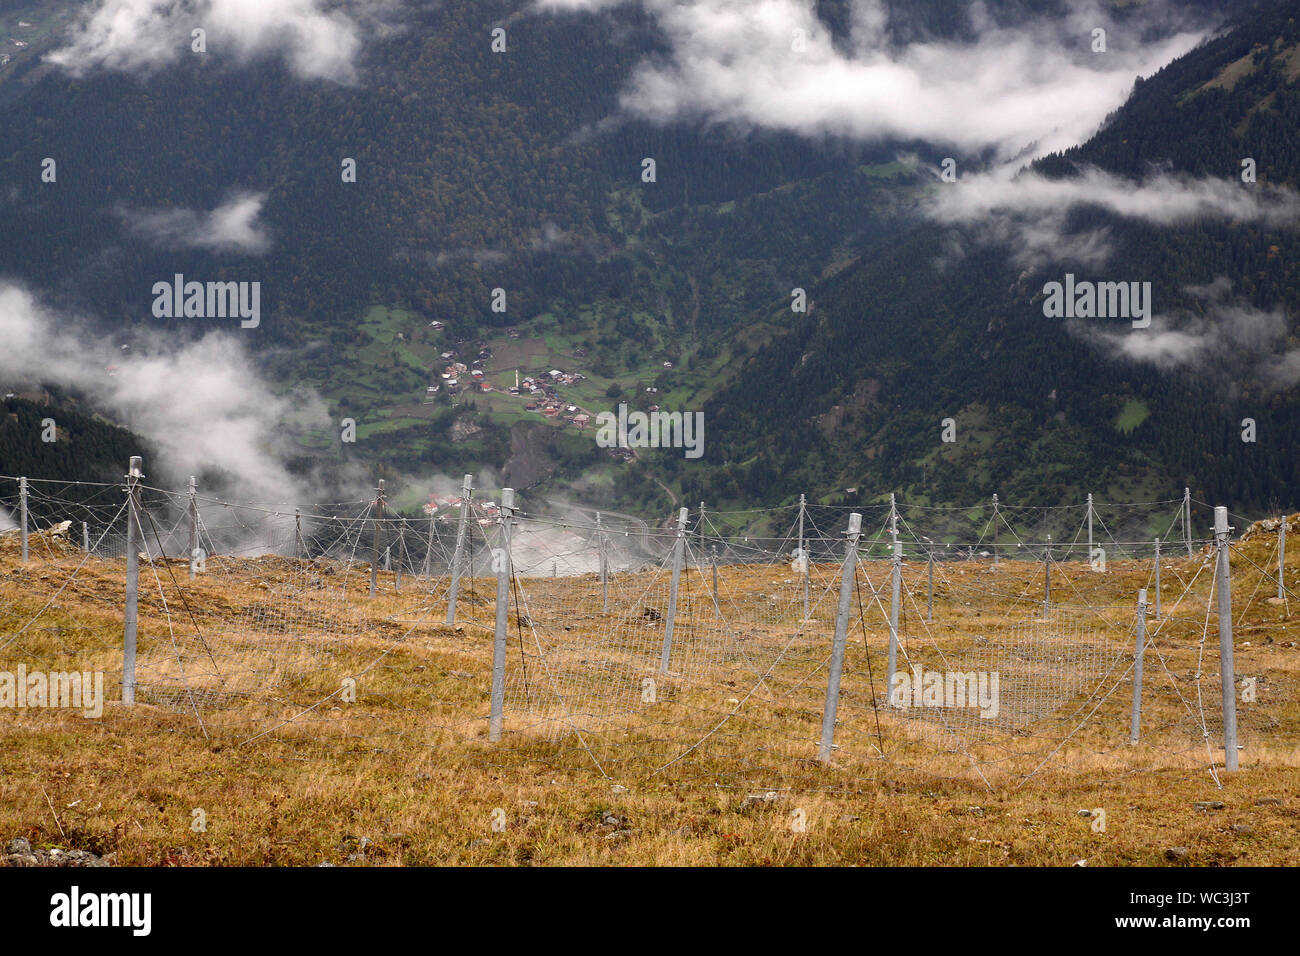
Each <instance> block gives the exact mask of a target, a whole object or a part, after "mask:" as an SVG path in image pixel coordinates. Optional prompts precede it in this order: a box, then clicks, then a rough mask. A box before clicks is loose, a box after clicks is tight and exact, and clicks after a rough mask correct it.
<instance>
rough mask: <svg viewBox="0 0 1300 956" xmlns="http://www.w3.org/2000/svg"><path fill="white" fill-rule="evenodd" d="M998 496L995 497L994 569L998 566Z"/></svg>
mask: <svg viewBox="0 0 1300 956" xmlns="http://www.w3.org/2000/svg"><path fill="white" fill-rule="evenodd" d="M998 513H999V507H998V496H997V495H994V496H993V567H995V568H996V567H997V566H998Z"/></svg>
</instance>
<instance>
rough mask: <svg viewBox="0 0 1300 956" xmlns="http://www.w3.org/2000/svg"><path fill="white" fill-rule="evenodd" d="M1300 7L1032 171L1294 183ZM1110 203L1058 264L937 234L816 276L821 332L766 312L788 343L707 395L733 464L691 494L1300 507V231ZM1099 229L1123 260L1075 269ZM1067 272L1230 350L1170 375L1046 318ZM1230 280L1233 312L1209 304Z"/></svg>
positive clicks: (1160, 81)
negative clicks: (1174, 219) (1146, 500)
mask: <svg viewBox="0 0 1300 956" xmlns="http://www.w3.org/2000/svg"><path fill="white" fill-rule="evenodd" d="M1294 12H1295V8H1294V5H1293V4H1272V5H1270V6H1269V7H1268V8H1267V10H1266V12H1262V13H1260V14H1259V15H1258V16H1245V17H1243V18H1242V19H1241V20H1240V21H1239V22H1238V23H1237V25H1236V27H1235V29H1234V30H1233V31H1232V32H1230V33H1228V34H1227V35H1226V36H1223V37H1220V38H1219V39H1216V40H1213V41H1211V42H1209V43H1207V44H1205V45H1204V46H1203V47H1202V48H1200V49H1198V50H1196V51H1194V52H1193V53H1191V54H1189V55H1188V56H1186V57H1185V58H1183V59H1181V60H1178V61H1176V62H1174V63H1173V64H1171V65H1170V66H1169V67H1167V68H1166V69H1164V70H1162V71H1161V72H1160V73H1159V74H1157V75H1156V76H1153V77H1152V78H1150V79H1149V80H1147V81H1145V82H1140V83H1138V84H1137V86H1136V88H1135V89H1134V92H1133V96H1132V98H1131V100H1130V101H1129V102H1128V103H1127V104H1126V105H1125V106H1124V107H1123V109H1121V110H1120V111H1119V112H1118V113H1116V114H1115V115H1114V116H1113V117H1112V118H1111V121H1110V122H1109V123H1108V125H1107V126H1106V128H1105V129H1103V130H1102V131H1101V132H1099V133H1098V134H1097V135H1096V136H1095V137H1094V138H1093V139H1092V140H1090V141H1089V142H1088V143H1086V144H1083V145H1081V146H1079V147H1078V148H1076V149H1072V150H1070V151H1068V152H1067V153H1065V154H1062V155H1055V156H1051V157H1048V158H1046V159H1044V160H1042V161H1040V162H1038V163H1036V164H1034V165H1033V166H1032V167H1031V168H1030V169H1029V170H1027V171H1026V172H1024V173H1022V177H1023V176H1036V177H1041V179H1046V180H1048V181H1049V182H1057V183H1068V182H1069V181H1070V180H1071V179H1072V178H1073V179H1074V180H1075V181H1079V180H1080V179H1081V178H1082V177H1084V176H1085V175H1086V174H1088V171H1089V170H1093V171H1095V170H1101V171H1103V172H1104V173H1109V174H1112V175H1113V176H1115V177H1126V180H1125V181H1130V182H1132V183H1133V184H1135V185H1136V184H1138V183H1140V182H1141V181H1142V178H1143V177H1146V176H1151V175H1153V173H1155V172H1156V171H1159V172H1162V173H1164V174H1166V175H1167V176H1169V177H1171V178H1172V181H1173V182H1178V180H1177V177H1178V176H1180V175H1181V176H1185V177H1213V178H1220V179H1222V180H1223V181H1224V182H1225V183H1231V182H1232V181H1233V180H1234V179H1236V177H1237V176H1238V174H1239V173H1240V171H1241V168H1242V167H1241V160H1242V158H1243V157H1254V158H1256V159H1257V163H1258V184H1257V185H1259V186H1260V188H1263V186H1264V184H1268V185H1271V186H1285V187H1290V188H1295V187H1296V186H1297V184H1300V166H1297V158H1298V157H1300V122H1297V117H1300V87H1297V82H1296V81H1297V78H1298V77H1297V72H1296V68H1295V64H1296V57H1297V53H1296V50H1297V43H1300V28H1298V27H1297V24H1296V21H1295V18H1294V16H1293V14H1294ZM1225 77H1227V78H1231V81H1230V82H1228V81H1227V80H1225ZM1094 178H1095V177H1094ZM1040 181H1041V180H1040ZM943 188H945V187H944V186H942V185H936V186H935V187H932V191H938V190H942V189H943ZM1241 188H1242V189H1243V190H1247V189H1249V188H1251V187H1249V186H1247V185H1245V184H1242V186H1241ZM1102 200H1103V197H1102V196H1100V195H1098V197H1097V202H1096V204H1095V205H1091V204H1090V203H1089V202H1087V201H1084V202H1081V203H1080V204H1079V205H1078V206H1076V207H1074V208H1072V209H1070V210H1069V217H1068V221H1067V223H1066V225H1065V227H1064V230H1063V233H1062V235H1061V236H1060V238H1059V239H1058V242H1059V247H1058V249H1057V250H1056V251H1055V252H1051V251H1049V252H1047V253H1046V254H1045V255H1043V256H1042V257H1040V260H1039V261H1037V262H1030V263H1025V262H1022V261H1017V257H1018V253H1019V252H1020V251H1021V250H1018V249H1017V248H1015V243H1014V242H1011V243H1008V242H1006V241H1001V242H999V241H996V238H995V239H994V240H993V241H990V239H989V236H988V235H987V234H981V233H980V231H979V229H978V228H977V227H978V224H976V225H972V226H970V227H968V228H957V229H954V228H951V227H948V226H946V224H943V223H928V224H923V225H919V226H917V227H916V228H915V229H913V230H911V231H909V232H908V233H906V234H905V235H903V236H900V237H899V238H898V239H897V240H896V241H895V242H894V243H892V244H891V246H890V247H889V248H888V249H885V250H882V251H881V252H879V253H878V254H876V255H873V256H871V257H868V258H865V259H864V260H862V261H860V262H858V263H856V264H855V265H854V266H853V267H852V268H849V269H846V270H844V271H843V272H841V273H840V274H838V275H836V276H834V277H833V278H831V279H828V280H826V281H824V282H822V283H820V284H818V285H817V286H816V287H815V288H814V289H813V290H812V292H811V293H810V294H811V298H812V300H813V302H814V303H815V308H814V309H813V310H811V311H810V314H809V315H808V316H807V317H798V316H795V317H791V316H790V314H789V312H788V310H784V311H778V310H773V311H772V312H771V313H769V314H768V315H766V316H764V319H765V321H766V323H767V325H768V327H771V326H776V327H778V328H780V329H781V330H782V333H783V334H781V335H780V336H779V337H777V338H775V339H774V340H773V341H772V342H771V344H769V345H766V346H764V347H763V348H762V349H760V350H759V352H758V353H757V354H756V355H755V356H754V358H753V360H752V362H751V363H750V364H749V365H748V366H747V367H746V368H745V369H744V371H743V372H741V373H739V374H738V375H737V376H736V379H735V381H734V382H733V383H732V384H731V385H730V386H729V387H727V388H726V389H724V390H722V391H721V392H720V393H719V394H718V395H717V396H716V397H715V398H714V399H713V401H712V402H711V403H710V404H709V406H708V408H709V412H710V415H711V420H712V421H713V422H714V423H716V424H715V430H714V434H715V435H716V436H719V440H720V441H723V442H725V446H726V450H725V455H724V458H725V459H726V460H727V462H726V463H725V464H720V463H718V462H717V461H716V459H714V460H712V461H710V463H709V464H707V465H706V466H704V467H703V468H702V469H700V470H698V471H694V472H691V473H689V475H688V474H687V473H686V472H683V471H680V470H679V474H680V476H681V479H682V481H683V482H684V483H685V484H687V485H688V487H689V490H688V494H687V497H688V499H689V498H692V497H694V492H696V491H697V490H698V491H699V492H701V493H702V492H703V491H704V490H705V489H710V488H714V489H716V488H725V489H727V492H726V494H727V496H728V497H729V498H731V499H733V500H752V499H753V498H755V497H776V496H780V495H783V494H784V495H789V494H791V493H793V492H795V491H796V490H798V489H804V488H807V489H814V488H815V489H818V490H819V491H821V492H823V493H826V494H830V495H831V496H832V497H833V499H834V500H847V501H852V500H854V499H853V496H852V495H845V494H844V493H843V489H844V488H848V487H860V488H861V489H862V492H861V494H862V495H863V496H864V497H866V498H868V499H878V498H879V496H880V495H881V494H882V493H886V492H888V491H898V492H900V493H903V494H904V495H906V496H908V498H909V499H910V500H927V499H929V500H933V501H940V502H942V501H950V500H954V499H956V498H963V500H972V499H975V498H978V497H981V496H985V497H986V496H988V495H992V494H993V493H995V492H1001V493H1002V494H1004V495H1013V496H1023V495H1026V494H1030V495H1037V496H1039V497H1040V499H1042V500H1074V499H1076V498H1079V497H1082V495H1083V494H1085V493H1087V492H1090V491H1091V492H1097V493H1100V494H1104V495H1106V496H1107V497H1109V498H1111V499H1113V500H1123V499H1125V498H1129V499H1134V498H1135V496H1136V497H1141V496H1143V495H1144V494H1149V495H1152V496H1155V497H1172V496H1176V495H1177V494H1178V493H1179V492H1180V491H1181V488H1182V486H1183V485H1190V486H1191V487H1192V488H1193V489H1195V490H1196V491H1197V493H1198V494H1203V495H1205V496H1207V497H1209V498H1213V499H1214V500H1231V501H1233V502H1236V503H1237V506H1239V507H1243V508H1245V507H1249V508H1263V507H1269V506H1272V505H1275V504H1276V503H1277V499H1280V498H1285V499H1286V503H1292V502H1294V501H1295V500H1296V496H1297V494H1300V458H1298V457H1297V456H1296V454H1295V446H1294V439H1295V436H1296V435H1297V434H1300V389H1297V380H1296V377H1295V376H1294V374H1288V375H1287V376H1286V377H1284V378H1282V379H1281V381H1278V382H1271V381H1270V380H1269V378H1268V375H1267V374H1266V372H1267V371H1268V370H1269V369H1270V368H1272V366H1271V363H1272V362H1273V361H1275V360H1276V361H1277V362H1278V363H1279V366H1284V365H1285V364H1286V363H1287V362H1291V363H1294V354H1295V353H1294V352H1290V353H1289V355H1288V349H1294V347H1295V345H1296V325H1295V318H1294V317H1295V316H1296V315H1297V314H1300V275H1297V268H1300V267H1298V266H1297V261H1300V237H1298V236H1297V232H1296V230H1295V228H1294V227H1293V226H1292V225H1286V224H1278V223H1271V224H1270V223H1261V224H1251V225H1244V226H1242V225H1234V224H1232V223H1227V222H1224V221H1221V220H1216V218H1214V217H1213V216H1203V217H1199V218H1198V219H1197V220H1196V221H1194V222H1189V223H1186V224H1183V223H1178V224H1173V225H1167V226H1166V225H1156V224H1152V223H1150V222H1144V221H1141V220H1140V219H1136V218H1131V217H1127V216H1122V215H1117V214H1116V213H1115V212H1114V211H1113V210H1111V209H1109V208H1107V207H1106V205H1105V203H1104V202H1103V201H1102ZM1047 219H1048V216H1047V214H1046V212H1044V213H1043V214H1041V215H1040V218H1039V222H1040V223H1042V222H1044V221H1046V220H1047ZM1095 230H1100V231H1101V232H1100V234H1101V235H1104V236H1105V238H1106V241H1108V242H1109V243H1110V244H1111V246H1112V248H1111V250H1110V254H1109V256H1108V257H1107V258H1106V259H1105V261H1104V262H1101V263H1090V262H1088V261H1086V260H1085V259H1081V258H1072V257H1071V255H1070V253H1071V248H1070V246H1071V240H1073V239H1076V238H1078V237H1079V236H1086V235H1096V234H1097V233H1095V232H1092V231H1095ZM1022 235H1023V233H1022ZM954 249H957V250H959V251H958V252H957V253H956V254H954V253H953V250H954ZM1066 272H1072V273H1079V274H1080V278H1084V277H1087V278H1095V279H1098V280H1102V281H1104V280H1120V281H1136V280H1139V279H1141V280H1147V281H1151V282H1152V283H1153V286H1154V293H1153V295H1154V297H1155V298H1156V300H1157V301H1158V302H1159V303H1161V305H1162V306H1163V307H1162V308H1160V310H1159V311H1160V312H1166V311H1167V312H1171V313H1175V314H1176V313H1177V311H1178V309H1180V308H1182V309H1186V310H1188V311H1189V312H1190V313H1192V317H1193V319H1199V320H1200V322H1199V324H1198V323H1197V322H1196V321H1191V320H1189V321H1187V322H1185V324H1184V325H1183V327H1182V330H1183V333H1184V334H1186V335H1188V336H1189V337H1199V338H1200V339H1201V340H1203V341H1204V343H1205V345H1206V349H1205V351H1206V352H1208V354H1204V355H1203V360H1201V361H1196V362H1187V363H1185V364H1181V365H1177V366H1175V367H1172V368H1165V367H1161V366H1160V365H1159V364H1153V363H1149V362H1139V361H1135V360H1132V359H1131V358H1125V357H1120V358H1116V357H1114V356H1113V355H1111V354H1109V353H1107V352H1106V351H1104V350H1102V349H1099V348H1098V347H1097V346H1096V340H1095V339H1089V338H1088V337H1087V336H1084V335H1081V334H1080V330H1079V329H1077V328H1075V329H1071V328H1069V327H1068V326H1067V324H1066V323H1062V322H1060V321H1052V320H1049V319H1046V318H1045V317H1044V314H1043V308H1042V301H1043V292H1042V290H1043V288H1044V284H1045V283H1046V282H1048V281H1051V280H1054V279H1055V280H1059V279H1060V278H1061V276H1062V274H1063V273H1066ZM1216 281H1217V283H1218V287H1220V288H1223V289H1230V290H1231V297H1230V298H1229V299H1227V300H1224V301H1220V300H1216V299H1215V298H1213V297H1210V296H1207V295H1206V294H1205V293H1204V292H1203V291H1201V290H1203V289H1205V288H1207V287H1213V286H1214V285H1215V284H1216ZM1216 312H1217V314H1216ZM1243 316H1244V317H1246V318H1254V319H1257V320H1258V321H1259V322H1261V323H1263V322H1265V320H1267V322H1268V323H1270V324H1269V325H1268V326H1267V327H1268V333H1267V334H1265V333H1264V332H1263V331H1260V330H1258V329H1257V330H1256V331H1255V332H1252V331H1251V329H1250V328H1249V327H1246V326H1245V325H1244V324H1243V325H1240V326H1236V325H1234V322H1233V320H1234V318H1240V317H1243ZM1273 316H1280V318H1277V319H1274V318H1273ZM1274 325H1276V326H1277V327H1276V328H1275V327H1274ZM1103 328H1104V326H1103ZM1116 328H1117V326H1114V325H1112V326H1110V327H1109V329H1111V330H1113V329H1116ZM1112 334H1113V333H1112ZM1134 334H1135V335H1136V334H1138V333H1134ZM1252 335H1256V336H1257V337H1258V338H1259V339H1261V341H1259V342H1253V341H1251V337H1252ZM1194 344H1197V345H1199V344H1200V343H1199V342H1197V343H1194ZM774 399H775V400H774ZM950 417H951V418H953V419H954V420H955V422H956V427H957V434H958V436H959V437H958V441H957V442H955V443H951V444H947V445H945V444H943V443H942V442H941V440H940V434H941V427H942V426H941V422H942V420H943V419H946V418H950ZM1245 418H1252V419H1254V420H1255V422H1256V427H1257V436H1258V437H1257V441H1256V442H1254V443H1247V442H1244V441H1243V440H1242V431H1243V428H1242V420H1243V419H1245ZM828 475H829V476H834V480H830V481H828V480H826V477H825V476H828ZM963 496H964V497H963ZM711 497H716V492H715V493H714V494H713V495H711ZM828 500H829V499H828Z"/></svg>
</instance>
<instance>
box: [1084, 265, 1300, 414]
mask: <svg viewBox="0 0 1300 956" xmlns="http://www.w3.org/2000/svg"><path fill="white" fill-rule="evenodd" d="M1184 291H1186V292H1187V293H1189V294H1191V295H1192V296H1194V297H1195V298H1198V299H1201V300H1202V305H1201V307H1200V310H1199V313H1197V312H1192V311H1186V310H1184V311H1175V312H1170V313H1168V314H1166V315H1162V316H1156V317H1154V318H1152V320H1151V326H1150V328H1147V329H1135V330H1128V331H1124V332H1118V331H1112V330H1110V329H1107V328H1104V327H1102V326H1098V325H1095V324H1089V323H1084V322H1080V321H1072V322H1071V323H1069V326H1068V328H1069V330H1070V331H1071V332H1072V333H1073V334H1075V335H1077V336H1079V337H1080V338H1081V339H1083V340H1084V341H1086V342H1089V343H1090V344H1092V345H1093V346H1095V347H1097V348H1100V349H1102V350H1103V351H1104V352H1106V353H1107V354H1108V355H1110V356H1111V357H1112V358H1123V359H1129V360H1131V361H1135V362H1141V363H1144V364H1147V365H1152V366H1154V367H1156V368H1158V369H1160V370H1162V371H1166V372H1172V371H1176V370H1179V369H1191V370H1196V371H1198V372H1201V373H1204V374H1207V375H1209V376H1212V377H1214V378H1215V379H1216V380H1217V381H1218V382H1219V383H1220V384H1223V383H1227V384H1229V386H1230V387H1231V385H1232V383H1233V382H1235V381H1236V380H1238V379H1246V380H1250V381H1256V382H1259V383H1261V384H1262V385H1263V386H1264V388H1265V389H1267V390H1268V391H1277V390H1283V389H1288V388H1292V387H1294V386H1296V385H1297V384H1300V349H1293V348H1288V345H1287V336H1288V322H1287V317H1286V314H1285V313H1284V312H1283V311H1282V310H1281V309H1268V310H1265V309H1257V308H1255V307H1254V306H1252V305H1250V304H1249V303H1247V302H1244V301H1241V300H1239V299H1236V298H1234V297H1232V294H1231V293H1232V284H1231V283H1230V282H1229V281H1228V280H1227V279H1224V278H1219V279H1216V280H1215V281H1214V282H1213V283H1211V284H1210V285H1207V286H1189V287H1187V288H1186V289H1185V290H1184Z"/></svg>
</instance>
